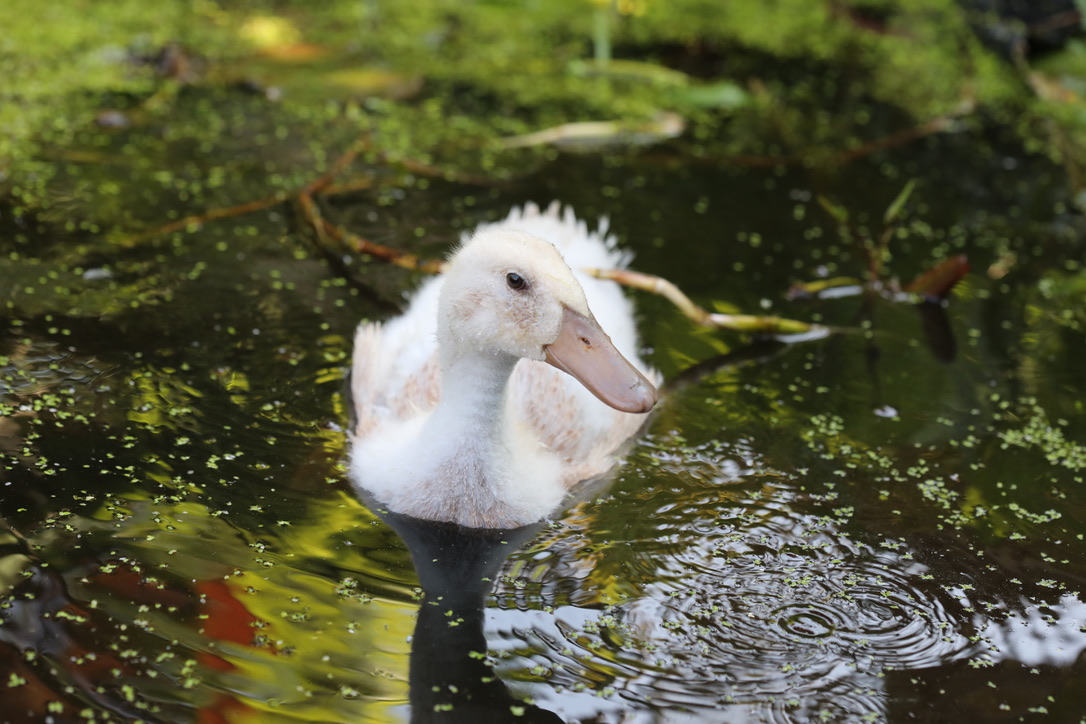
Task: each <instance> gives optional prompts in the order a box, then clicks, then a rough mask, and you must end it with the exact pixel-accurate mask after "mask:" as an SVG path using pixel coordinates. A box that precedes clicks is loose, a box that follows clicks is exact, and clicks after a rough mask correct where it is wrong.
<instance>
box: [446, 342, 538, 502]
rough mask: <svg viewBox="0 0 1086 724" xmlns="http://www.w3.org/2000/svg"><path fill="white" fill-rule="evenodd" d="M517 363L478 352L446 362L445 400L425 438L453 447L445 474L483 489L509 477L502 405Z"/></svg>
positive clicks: (512, 359)
mask: <svg viewBox="0 0 1086 724" xmlns="http://www.w3.org/2000/svg"><path fill="white" fill-rule="evenodd" d="M516 364H517V358H516V357H513V356H511V355H504V354H492V353H486V352H476V351H471V352H468V353H465V354H461V355H456V356H452V355H450V356H446V357H445V358H443V360H442V378H441V401H440V402H439V403H438V406H437V408H436V409H435V410H434V412H433V415H431V417H430V419H429V420H428V421H427V424H426V430H425V433H424V435H425V437H426V438H428V439H431V440H433V439H444V440H446V441H447V442H448V443H449V444H450V447H449V448H447V449H446V450H445V451H444V457H445V458H446V460H444V461H443V463H442V467H444V468H446V469H445V471H444V472H446V473H452V474H454V475H456V476H457V477H459V478H460V479H461V480H475V481H478V482H479V483H480V484H485V483H486V482H487V481H491V482H496V480H495V478H496V477H503V476H504V474H506V473H507V465H508V462H509V456H510V451H509V450H507V449H506V445H505V444H504V443H505V441H504V439H503V431H504V429H505V403H504V400H505V388H506V385H507V384H508V382H509V377H510V376H511V375H512V374H513V368H514V367H515V366H516Z"/></svg>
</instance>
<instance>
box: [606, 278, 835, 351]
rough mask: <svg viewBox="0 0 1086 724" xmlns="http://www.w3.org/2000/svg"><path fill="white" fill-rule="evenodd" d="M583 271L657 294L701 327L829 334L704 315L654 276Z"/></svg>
mask: <svg viewBox="0 0 1086 724" xmlns="http://www.w3.org/2000/svg"><path fill="white" fill-rule="evenodd" d="M585 271H586V272H587V273H588V274H591V275H592V276H594V277H596V278H597V279H610V280H611V281H614V282H617V283H619V284H622V285H623V286H627V287H631V288H633V289H641V290H643V291H646V292H652V293H653V294H658V295H660V296H662V297H664V298H665V299H667V300H668V301H669V302H671V303H672V304H674V305H675V306H676V307H678V308H679V311H681V312H682V313H683V314H684V315H685V316H686V317H687V318H688V319H690V320H691V321H693V322H695V323H696V324H700V325H702V326H705V327H715V328H717V329H727V330H731V331H733V332H747V333H750V334H768V335H793V334H828V333H829V332H830V329H829V328H828V327H824V326H822V325H820V324H811V323H809V322H800V321H798V320H795V319H786V318H784V317H771V316H762V315H751V314H722V313H719V312H708V311H706V310H704V309H702V308H701V307H699V306H698V305H697V304H695V303H694V302H693V300H691V299H690V297H688V296H686V294H684V293H683V292H682V290H681V289H679V288H678V287H677V286H675V284H673V283H672V282H670V281H668V280H667V279H664V278H663V277H658V276H656V275H654V274H645V273H643V272H636V271H630V270H629V269H586V270H585Z"/></svg>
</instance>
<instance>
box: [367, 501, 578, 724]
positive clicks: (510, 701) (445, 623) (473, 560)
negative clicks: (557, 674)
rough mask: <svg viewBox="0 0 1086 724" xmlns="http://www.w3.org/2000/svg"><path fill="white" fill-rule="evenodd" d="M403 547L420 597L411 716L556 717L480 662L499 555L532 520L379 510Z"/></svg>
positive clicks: (525, 536) (528, 531) (522, 536)
mask: <svg viewBox="0 0 1086 724" xmlns="http://www.w3.org/2000/svg"><path fill="white" fill-rule="evenodd" d="M383 518H384V520H385V522H387V523H388V524H389V525H390V526H392V528H393V529H394V530H395V531H396V532H397V533H398V534H399V535H400V537H401V538H402V539H403V541H404V542H405V543H406V544H407V547H408V549H409V550H410V551H411V558H412V560H413V561H414V563H415V570H416V571H417V572H418V576H419V582H420V584H421V585H422V590H423V599H422V603H421V606H420V607H419V613H418V619H417V621H416V623H415V634H414V637H413V638H412V642H411V667H410V671H411V676H410V694H411V721H412V722H419V723H422V722H447V723H448V724H453V723H454V722H495V723H496V724H499V723H500V724H504V723H505V722H509V721H513V720H515V721H523V722H561V721H562V720H561V719H560V718H559V717H558V716H556V715H555V714H553V713H551V712H548V711H545V710H543V709H540V708H538V707H536V706H534V705H532V704H528V703H525V702H524V701H522V700H521V699H520V698H518V697H516V696H514V695H512V694H511V693H510V692H509V689H508V687H507V686H506V684H505V683H504V682H503V681H502V680H501V679H500V678H498V676H497V675H496V674H495V673H494V669H493V666H492V665H491V664H490V663H489V662H488V656H487V648H488V647H487V641H486V636H485V635H484V633H483V612H484V604H485V600H486V596H487V594H488V593H489V591H490V588H491V586H492V585H493V582H494V580H495V578H496V577H497V575H498V572H499V571H500V570H501V567H502V564H503V563H504V562H505V559H506V557H507V556H508V555H509V554H510V553H511V552H513V551H514V550H515V549H516V548H517V547H519V546H520V545H521V544H523V543H524V542H525V541H527V540H529V539H531V538H532V537H533V536H534V535H535V534H536V533H537V532H538V530H539V528H540V525H531V526H525V527H522V528H515V529H511V530H510V529H501V530H487V529H477V528H462V527H460V526H457V525H453V524H448V523H439V522H434V521H426V520H419V519H417V518H411V517H408V516H404V515H398V514H395V513H389V514H385V515H384V516H383Z"/></svg>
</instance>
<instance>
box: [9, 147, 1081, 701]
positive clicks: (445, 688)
mask: <svg viewBox="0 0 1086 724" xmlns="http://www.w3.org/2000/svg"><path fill="white" fill-rule="evenodd" d="M910 179H917V181H918V185H917V188H916V191H915V192H914V194H913V196H912V197H911V199H910V202H909V204H908V206H907V209H908V211H907V214H906V221H905V223H904V224H903V225H902V226H901V228H900V229H899V231H898V232H897V235H896V237H895V238H894V240H893V241H892V242H891V244H890V250H891V252H892V259H891V260H890V261H889V269H890V271H891V273H892V275H893V276H897V277H899V278H900V279H901V280H903V281H907V280H908V279H910V278H912V277H913V276H915V275H917V274H918V273H920V272H922V271H923V270H924V269H926V268H929V267H931V266H933V265H934V264H935V263H937V262H939V261H942V260H944V259H947V258H949V257H951V256H953V255H956V254H960V253H965V254H967V255H968V256H969V261H970V265H971V269H972V271H971V272H970V274H969V275H968V276H967V277H966V278H965V280H964V281H963V282H962V283H961V284H959V286H958V287H957V288H956V289H955V292H954V294H953V297H952V299H951V301H950V303H949V304H948V305H947V306H946V307H945V313H944V310H943V309H941V308H936V307H926V308H925V307H919V306H917V305H915V304H912V303H907V302H893V301H890V300H888V299H886V298H884V297H880V296H869V297H864V296H852V297H846V298H840V299H823V300H821V301H814V302H802V301H795V302H792V301H788V299H787V295H786V292H787V290H788V289H789V287H790V286H791V285H792V284H794V283H796V282H800V281H810V280H814V279H817V278H819V277H837V276H846V277H847V276H852V277H860V276H862V274H863V271H864V269H865V267H866V261H865V260H864V258H863V256H862V254H860V253H859V252H858V250H857V248H856V247H855V246H854V245H850V243H848V242H846V241H843V240H842V239H841V237H840V236H839V234H838V230H837V228H836V227H835V225H834V224H833V222H832V220H831V218H830V217H829V216H828V215H827V214H826V213H825V212H824V211H823V209H822V208H821V207H820V205H819V203H818V201H817V198H818V196H819V195H825V196H826V197H828V198H830V199H832V200H833V201H834V202H835V203H837V204H839V205H841V206H844V207H847V208H848V209H849V211H850V215H851V218H853V219H854V220H856V223H857V225H858V226H863V227H867V228H869V229H870V230H871V232H872V233H874V234H877V233H878V232H879V230H880V229H881V223H882V222H881V219H882V215H883V212H884V210H885V209H886V208H887V206H888V204H890V202H891V201H892V200H893V199H894V197H895V196H896V195H897V194H898V192H899V191H900V190H901V189H902V188H903V187H904V186H905V184H906V183H907V182H908V180H910ZM1061 184H1062V181H1061V174H1060V172H1059V170H1058V169H1055V168H1053V167H1051V166H1049V165H1048V164H1047V163H1046V162H1044V161H1041V160H1037V159H1030V158H1028V157H1025V156H1023V154H1022V153H1021V152H1019V151H1018V150H1017V149H1011V150H1007V149H1000V148H999V144H998V142H994V141H993V142H991V144H990V145H989V144H986V143H981V144H980V147H979V149H978V141H977V140H976V139H975V138H966V137H964V136H961V137H959V136H953V135H948V136H941V137H934V138H930V139H927V140H924V141H920V142H917V143H914V144H912V145H910V146H908V147H905V148H902V149H899V150H897V151H895V152H893V154H892V155H885V156H877V157H872V158H869V159H865V160H862V161H858V162H855V163H853V164H851V165H849V166H846V167H844V168H840V169H836V170H834V171H832V172H819V171H812V170H805V169H799V168H786V169H741V168H739V169H737V168H733V167H729V168H721V167H720V166H719V165H718V164H713V163H708V162H706V163H698V162H697V161H696V160H694V161H690V159H686V160H682V159H679V158H677V157H670V156H667V155H665V154H663V153H647V154H643V155H640V156H629V157H623V156H619V157H605V158H598V157H575V156H573V157H561V158H559V159H558V160H557V161H556V162H554V163H553V164H550V165H548V166H546V167H544V168H542V169H541V170H539V171H538V172H537V173H535V174H534V175H532V176H531V177H529V178H527V179H524V180H521V181H518V182H514V183H512V184H510V185H508V186H507V187H506V188H503V189H502V190H500V191H495V190H491V189H480V188H476V187H467V186H458V185H455V184H450V183H446V182H437V181H435V182H432V183H430V184H429V185H428V186H427V187H426V188H415V189H412V190H407V191H404V192H402V193H401V192H397V193H392V192H387V191H380V190H378V191H373V192H360V193H358V194H354V195H349V196H341V197H337V198H336V199H334V200H333V201H331V202H329V204H328V207H329V209H328V211H329V213H333V214H335V215H336V218H337V220H338V221H339V222H341V223H344V224H346V225H348V226H349V227H350V228H352V229H353V230H354V231H356V232H357V233H359V234H361V235H363V236H369V237H370V238H373V239H374V240H376V241H381V242H384V243H389V244H394V245H398V246H402V247H409V246H410V247H412V248H415V249H416V250H418V251H420V252H421V253H424V254H430V255H434V256H436V255H439V254H441V253H443V251H444V249H445V248H446V246H447V244H448V243H450V242H451V241H452V240H454V239H455V238H456V237H457V235H458V234H459V233H460V231H461V230H462V229H465V228H470V227H471V226H473V225H474V224H476V223H478V222H479V221H481V220H484V219H488V218H494V217H497V216H502V215H504V214H505V213H506V212H507V211H508V209H509V208H510V207H511V206H514V205H517V204H521V203H524V202H525V201H529V200H532V201H538V202H546V201H549V200H551V199H558V200H560V201H562V202H564V203H568V204H570V205H572V206H573V208H574V209H575V210H576V212H577V213H578V215H579V216H581V217H582V218H587V219H595V218H597V217H599V216H600V215H607V216H609V217H610V222H611V228H612V229H613V231H614V233H615V234H616V235H617V236H618V237H619V239H620V242H621V244H622V245H623V246H624V247H627V248H631V249H633V250H634V251H635V253H636V261H635V263H634V267H635V268H637V269H639V270H642V271H648V272H653V273H657V274H660V275H662V276H665V277H667V278H669V279H671V280H672V281H674V282H676V283H678V284H679V285H680V286H682V287H683V288H684V289H685V290H686V291H687V292H688V293H689V294H690V295H691V296H693V297H694V298H695V299H697V300H698V301H699V302H700V303H702V304H704V305H705V306H707V307H713V308H714V309H719V310H721V311H742V312H748V313H767V314H780V315H784V316H789V317H794V318H798V319H804V320H815V321H821V322H824V323H826V324H831V325H835V326H839V327H842V328H844V331H842V332H841V333H839V334H836V335H833V336H831V337H829V338H824V339H815V340H810V341H799V342H794V343H792V344H789V345H779V344H774V343H767V342H762V343H750V341H749V340H747V339H745V338H743V337H742V336H740V335H736V334H729V333H721V332H708V331H705V330H700V329H696V328H694V327H693V326H692V325H691V324H690V323H688V322H687V321H685V320H684V319H683V318H681V317H680V316H679V315H678V313H677V312H675V311H674V310H673V309H671V308H670V307H669V306H668V305H667V304H666V303H665V302H663V301H662V300H660V299H657V298H652V297H648V296H647V295H644V294H640V293H639V295H638V296H637V300H638V305H639V310H640V314H641V319H640V322H641V328H642V330H643V334H644V337H645V340H646V344H647V345H648V346H649V348H650V350H651V351H650V353H649V355H648V356H649V358H650V359H651V360H652V362H653V364H655V365H656V366H658V367H659V368H660V369H661V370H662V371H663V372H664V374H665V375H666V376H667V377H668V379H669V380H670V382H669V386H668V389H667V394H666V395H665V397H664V399H663V400H662V403H661V404H660V406H659V408H658V411H657V412H656V414H655V417H654V418H653V421H652V423H651V426H650V427H649V429H648V431H647V433H646V435H645V436H644V438H643V439H642V440H641V441H640V442H639V443H638V444H637V445H636V446H635V447H634V448H633V450H632V451H631V453H630V455H629V458H628V460H627V462H626V464H625V465H624V466H623V467H622V468H621V469H620V471H619V472H618V475H617V476H616V479H615V481H614V483H613V485H612V486H611V487H610V488H609V489H607V490H604V491H601V492H599V494H598V496H597V497H593V498H592V499H591V500H589V501H586V502H583V503H581V504H580V505H578V506H577V507H575V508H573V509H572V510H570V511H569V512H567V513H566V514H565V515H564V516H562V517H559V518H558V519H556V520H555V521H553V522H550V523H546V524H544V525H542V526H540V527H538V528H537V529H531V530H524V531H518V532H516V533H515V534H509V535H507V536H505V537H504V538H503V537H502V536H497V537H495V536H490V537H487V536H482V537H478V536H476V537H472V536H463V535H459V534H457V533H456V532H455V531H449V530H445V529H442V528H441V527H440V526H437V527H434V528H433V529H429V528H427V527H425V526H423V527H422V528H421V529H416V528H412V527H411V526H410V525H409V524H407V523H404V522H403V521H396V520H384V519H381V518H379V517H378V516H377V515H375V514H374V513H373V512H371V511H369V510H368V509H367V508H366V507H365V506H364V505H363V504H362V503H361V502H360V501H358V500H357V498H356V497H355V495H354V494H353V493H352V492H351V491H350V489H349V487H348V486H347V485H346V483H345V480H344V476H343V468H342V463H343V457H344V452H345V443H344V436H343V434H342V429H343V427H344V426H345V425H346V421H347V413H346V411H345V407H344V402H343V399H342V394H341V393H342V389H343V383H342V377H343V373H344V371H345V368H346V366H347V364H348V361H349V355H350V337H351V333H352V331H353V328H354V325H355V324H356V323H357V322H358V321H359V320H360V319H361V318H363V317H370V318H383V317H386V316H388V315H389V314H391V313H394V309H395V303H396V302H397V300H398V298H399V297H398V295H399V293H400V292H401V290H405V289H408V288H410V287H411V286H412V284H413V283H414V281H415V277H413V276H412V275H411V274H409V273H407V272H403V271H401V270H396V269H393V268H391V267H388V266H383V265H380V264H378V263H376V262H373V263H371V265H370V266H365V265H364V264H363V262H362V261H360V260H357V259H355V260H347V262H346V270H347V271H348V272H349V273H350V276H351V278H352V280H361V281H362V282H363V283H362V284H358V283H356V282H355V281H350V282H348V281H347V280H346V278H345V277H344V276H343V271H344V270H343V268H341V267H340V266H339V265H338V264H330V263H329V261H328V259H327V258H325V257H324V256H322V255H321V254H319V253H317V252H316V251H314V246H313V243H312V239H311V238H310V237H309V236H308V235H307V234H306V233H305V232H302V231H300V230H299V224H298V220H297V219H296V218H295V215H294V213H293V211H292V210H291V209H290V208H288V207H287V206H281V207H276V208H273V209H272V210H270V211H262V212H257V213H254V214H251V215H249V216H246V217H243V218H242V219H240V220H228V221H222V222H213V223H209V224H206V225H204V226H202V227H199V228H193V229H190V230H188V231H185V232H178V233H174V234H168V235H164V236H163V237H160V238H151V239H145V240H142V241H140V242H138V243H133V244H128V245H111V244H107V243H105V242H104V241H103V236H102V235H103V233H105V232H102V231H101V230H98V233H95V232H94V231H93V230H92V231H71V230H69V229H66V228H65V225H64V223H63V219H62V218H60V217H59V216H58V217H57V218H40V219H39V218H34V219H26V218H24V219H21V220H12V219H11V218H10V215H9V214H8V213H7V212H6V211H5V213H4V216H3V221H2V223H3V225H4V229H3V235H2V236H0V454H2V456H3V465H2V467H0V515H2V516H3V521H4V528H3V530H0V536H2V537H0V594H2V596H3V598H2V599H0V719H2V720H3V721H11V722H21V721H57V722H61V721H64V722H67V721H131V720H135V719H142V720H144V721H168V722H188V721H198V722H242V721H254V722H255V721H259V722H279V721H320V722H356V721H373V722H385V721H407V720H409V719H411V717H412V712H411V706H410V703H409V700H414V702H415V719H416V720H417V721H431V720H433V721H472V722H482V721H497V722H500V721H585V722H588V721H598V722H725V721H726V722H746V721H797V722H808V721H895V722H896V721H916V722H944V721H969V720H970V719H972V720H974V721H986V722H989V721H991V722H999V721H1042V720H1043V721H1061V722H1063V721H1067V722H1073V721H1083V720H1084V718H1086V656H1084V654H1083V651H1084V650H1086V596H1084V594H1083V592H1082V591H1083V586H1084V584H1086V540H1084V534H1086V486H1084V483H1083V476H1084V474H1086V473H1084V471H1086V416H1084V415H1083V405H1084V402H1083V399H1084V397H1086V374H1084V372H1083V370H1084V369H1086V368H1084V362H1083V360H1084V359H1086V354H1084V353H1086V340H1084V335H1083V330H1084V324H1086V312H1084V310H1086V275H1084V274H1083V270H1082V266H1081V261H1082V259H1083V244H1082V242H1081V233H1082V230H1083V226H1084V224H1083V220H1082V218H1081V216H1079V215H1077V214H1073V213H1070V212H1069V211H1067V210H1066V209H1064V208H1062V207H1061V206H1059V204H1057V203H1056V202H1055V201H1054V200H1053V199H1055V198H1058V197H1059V194H1060V193H1061ZM193 204H194V208H196V209H199V208H200V207H201V205H202V206H203V207H204V208H207V207H213V206H216V205H220V201H218V200H217V199H216V197H215V195H214V193H213V192H210V191H209V192H208V195H207V196H206V197H204V198H201V199H196V200H194V202H193ZM221 205H225V203H223V204H221ZM147 215H148V216H151V215H153V214H150V213H148V214H147ZM106 231H107V232H108V229H107V230H106ZM397 530H398V531H399V532H400V535H398V534H397V532H396V531H397ZM401 536H402V537H401ZM405 540H406V541H408V543H410V544H411V545H410V550H409V547H408V544H407V543H405V542H404V541H405ZM412 555H414V556H415V560H414V562H413V561H412ZM435 561H436V562H435ZM416 570H417V571H418V573H416ZM483 578H486V579H487V580H486V581H485V582H484V581H483V580H482V579H483ZM491 580H492V581H493V587H492V589H491V590H487V586H488V585H489V583H490V581H491ZM423 589H425V593H424V590H423ZM420 607H421V609H422V613H421V614H420ZM412 647H415V649H416V654H415V659H414V661H411V657H410V652H411V650H412ZM409 679H413V681H411V682H410V683H409Z"/></svg>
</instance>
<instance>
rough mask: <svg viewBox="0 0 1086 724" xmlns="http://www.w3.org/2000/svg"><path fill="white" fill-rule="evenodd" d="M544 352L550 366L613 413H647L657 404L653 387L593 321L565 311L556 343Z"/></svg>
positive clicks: (570, 311)
mask: <svg viewBox="0 0 1086 724" xmlns="http://www.w3.org/2000/svg"><path fill="white" fill-rule="evenodd" d="M543 351H544V352H546V354H547V362H548V363H549V364H551V365H554V366H555V367H557V368H558V369H560V370H562V371H563V372H566V373H569V374H570V375H573V377H575V378H576V379H577V380H578V381H579V382H580V383H581V384H582V385H584V386H585V387H586V388H588V391H589V392H591V393H592V394H593V395H595V396H596V397H598V398H600V399H601V400H602V401H603V402H605V403H607V404H608V405H610V406H611V407H613V408H615V409H616V410H622V411H623V412H648V411H649V410H651V409H652V406H653V405H655V404H656V398H657V393H656V387H655V386H653V384H652V383H651V382H649V380H648V379H647V378H646V377H645V375H643V374H641V372H639V371H638V369H637V368H636V367H634V366H633V365H632V364H630V363H629V361H628V360H627V359H626V358H625V357H623V356H622V354H620V353H619V351H618V350H617V349H615V345H614V344H612V342H611V338H610V337H608V336H607V333H606V332H604V331H603V329H601V328H600V325H599V323H598V322H596V320H595V319H593V318H592V317H586V316H584V315H583V314H578V313H577V312H574V311H573V310H572V309H569V308H568V307H567V308H566V310H565V312H564V314H563V315H562V329H561V331H559V332H558V339H556V340H554V342H552V343H551V344H548V345H547V346H546V347H544V348H543Z"/></svg>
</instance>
